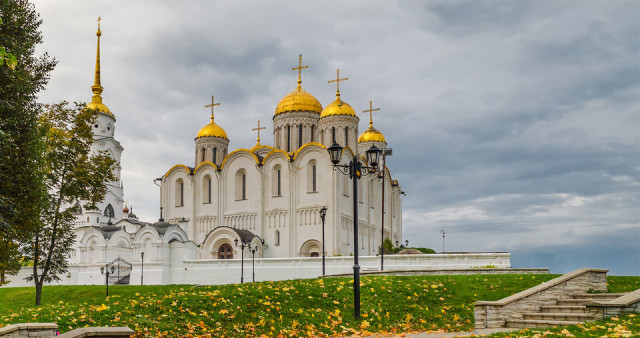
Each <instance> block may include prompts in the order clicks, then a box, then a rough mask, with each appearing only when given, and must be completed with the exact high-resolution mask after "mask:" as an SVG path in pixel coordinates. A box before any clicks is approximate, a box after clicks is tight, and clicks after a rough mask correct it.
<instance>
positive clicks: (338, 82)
mask: <svg viewBox="0 0 640 338" xmlns="http://www.w3.org/2000/svg"><path fill="white" fill-rule="evenodd" d="M347 80H349V78H348V77H343V78H342V79H341V78H340V68H338V69H336V79H335V80H331V81H329V83H334V82H335V83H336V86H337V89H336V98H338V99H339V98H340V81H347Z"/></svg>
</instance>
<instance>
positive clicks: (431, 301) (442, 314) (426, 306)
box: [0, 275, 640, 337]
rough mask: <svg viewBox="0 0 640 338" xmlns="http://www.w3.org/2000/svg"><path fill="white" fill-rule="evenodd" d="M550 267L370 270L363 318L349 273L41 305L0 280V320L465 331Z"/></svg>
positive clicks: (132, 289) (57, 295) (165, 331)
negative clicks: (482, 309)
mask: <svg viewBox="0 0 640 338" xmlns="http://www.w3.org/2000/svg"><path fill="white" fill-rule="evenodd" d="M556 276H557V275H476V276H407V277H399V276H370V277H364V278H363V279H362V281H361V284H362V286H361V292H362V317H363V318H362V320H361V321H355V320H354V318H353V288H352V283H353V282H352V281H351V280H350V279H349V278H328V279H310V280H294V281H280V282H261V283H246V284H243V285H239V284H233V285H220V286H201V287H194V286H189V285H163V286H133V285H131V286H110V287H109V292H110V297H108V298H106V297H105V287H104V286H49V287H45V288H44V290H43V305H42V306H40V307H34V306H32V304H33V301H34V299H35V298H34V289H33V288H0V326H3V325H7V324H11V323H20V322H56V323H58V326H59V327H60V331H61V332H65V331H68V330H71V329H75V328H78V327H83V326H123V325H126V326H129V327H130V328H132V329H134V330H136V332H137V334H138V335H139V336H176V335H202V334H206V333H210V334H212V335H213V336H242V337H244V336H260V335H266V336H277V335H279V334H282V335H283V336H316V335H327V336H329V335H348V334H353V333H356V332H381V333H386V332H392V333H400V332H413V331H430V330H444V331H465V330H471V329H472V328H473V304H474V302H475V301H477V300H498V299H501V298H503V297H506V296H509V295H511V294H513V293H516V292H519V291H522V290H525V289H527V288H530V287H532V286H535V285H538V284H540V283H542V282H544V281H547V280H549V279H552V278H554V277H556ZM608 284H609V289H610V292H627V291H631V290H634V289H637V288H639V287H640V277H615V276H611V277H609V279H608Z"/></svg>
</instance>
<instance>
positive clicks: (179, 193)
mask: <svg viewBox="0 0 640 338" xmlns="http://www.w3.org/2000/svg"><path fill="white" fill-rule="evenodd" d="M175 189H176V190H175V197H176V207H181V206H184V182H183V181H182V179H181V178H179V179H177V180H176V188H175Z"/></svg>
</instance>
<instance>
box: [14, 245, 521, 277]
mask: <svg viewBox="0 0 640 338" xmlns="http://www.w3.org/2000/svg"><path fill="white" fill-rule="evenodd" d="M161 249H162V250H164V251H165V253H164V255H163V256H162V257H164V258H155V259H154V258H148V257H147V255H145V262H144V283H145V284H155V285H157V284H229V283H239V282H240V271H241V266H242V261H241V259H230V260H217V259H195V258H196V257H195V255H194V253H195V246H194V245H193V244H192V243H179V242H173V243H170V244H169V243H166V244H163V245H162V248H161ZM131 259H132V261H131V262H132V263H133V265H134V266H133V270H132V273H131V284H140V275H141V272H142V269H141V268H142V265H141V264H140V259H139V256H138V257H136V255H134V257H132V258H131ZM485 265H495V266H496V267H499V268H509V267H510V266H511V262H510V254H509V253H467V254H427V255H388V256H385V258H384V266H385V271H392V270H400V271H409V270H436V269H465V268H470V267H473V266H485ZM102 266H104V261H102V262H101V263H94V264H85V265H78V266H71V267H70V269H69V273H68V274H66V275H64V276H61V278H62V280H61V281H59V282H57V283H53V284H57V285H100V284H104V283H105V276H104V275H101V274H100V267H102ZM360 267H361V271H365V270H375V269H378V270H379V268H380V257H376V256H361V257H360ZM30 272H31V271H30V268H29V267H25V268H23V269H22V270H20V272H19V273H18V275H17V276H9V278H8V279H9V280H10V281H11V282H10V283H9V284H8V285H7V286H9V287H16V286H32V285H33V284H32V283H26V282H25V281H24V277H26V276H27V275H28V274H29V273H30ZM326 272H327V274H341V273H351V272H353V257H350V256H346V257H327V258H326ZM255 275H256V281H276V280H288V279H300V278H316V277H319V276H321V275H322V258H309V257H298V258H258V257H256V259H255ZM251 279H252V259H251V253H247V252H245V254H244V280H245V282H248V281H251Z"/></svg>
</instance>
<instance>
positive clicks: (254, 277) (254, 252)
mask: <svg viewBox="0 0 640 338" xmlns="http://www.w3.org/2000/svg"><path fill="white" fill-rule="evenodd" d="M250 249H251V260H252V262H251V273H252V277H253V279H252V280H253V282H254V283H255V282H256V252H257V251H258V246H257V245H256V247H255V248H250Z"/></svg>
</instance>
